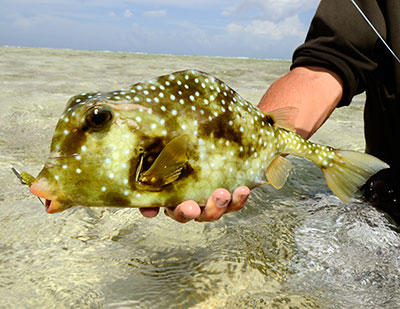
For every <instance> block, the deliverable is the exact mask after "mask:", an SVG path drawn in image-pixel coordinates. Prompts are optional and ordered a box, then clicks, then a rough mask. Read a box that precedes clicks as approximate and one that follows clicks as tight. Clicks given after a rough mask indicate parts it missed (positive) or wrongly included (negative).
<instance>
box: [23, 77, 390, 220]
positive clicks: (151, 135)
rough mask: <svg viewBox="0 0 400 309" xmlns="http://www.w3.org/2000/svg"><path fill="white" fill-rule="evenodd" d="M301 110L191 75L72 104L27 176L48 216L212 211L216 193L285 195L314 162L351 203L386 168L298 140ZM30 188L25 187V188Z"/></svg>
mask: <svg viewBox="0 0 400 309" xmlns="http://www.w3.org/2000/svg"><path fill="white" fill-rule="evenodd" d="M297 112H298V110H297V109H296V108H294V107H290V106H289V107H286V108H282V109H278V110H275V111H272V112H269V113H263V112H262V111H261V110H260V109H259V108H257V107H256V106H254V105H253V104H251V103H250V102H248V101H246V100H245V99H244V98H242V97H241V96H240V95H239V94H238V93H237V92H236V91H234V90H233V89H232V88H231V87H229V86H228V85H227V84H226V83H224V82H223V81H221V80H220V79H218V78H217V77H214V76H212V75H210V74H207V73H204V72H201V71H198V70H185V71H179V72H173V73H170V74H166V75H162V76H160V77H157V78H154V79H150V80H147V81H141V82H138V83H136V84H134V85H132V86H130V87H128V88H122V89H119V90H117V91H108V92H87V93H81V94H78V95H76V96H73V97H72V98H71V99H69V101H68V102H67V105H66V108H65V110H64V112H63V113H62V115H61V117H60V119H59V120H58V123H57V125H56V128H55V132H54V135H53V138H52V141H51V146H50V154H49V157H48V159H47V161H46V162H45V164H44V167H43V169H42V170H41V171H40V173H39V174H38V176H37V177H33V176H30V175H29V174H27V173H24V174H23V177H22V178H24V179H25V183H27V184H28V185H29V187H30V191H31V192H32V193H33V194H34V195H36V196H37V197H39V198H42V199H44V200H46V202H45V207H46V211H47V213H57V212H61V211H63V210H66V209H68V208H70V207H72V206H89V207H173V206H176V205H177V204H179V203H180V202H182V201H185V200H194V201H196V202H197V203H198V204H199V205H204V204H205V203H206V201H207V199H208V197H209V196H210V195H211V193H212V192H213V191H214V189H216V188H220V187H223V188H226V189H228V190H230V191H232V190H234V189H235V188H236V187H238V186H240V185H246V186H248V187H249V188H251V189H253V188H255V187H257V186H260V185H264V184H269V185H272V186H273V187H275V188H276V189H280V188H282V187H283V185H284V184H285V182H286V180H287V178H288V175H289V172H290V170H291V168H292V163H291V162H290V160H289V159H287V158H286V157H285V156H283V155H285V154H292V155H295V156H300V157H303V158H306V159H309V160H311V161H313V162H314V163H315V164H317V165H318V166H319V167H320V168H321V169H322V171H323V173H324V175H325V179H326V182H327V184H328V186H329V188H330V189H331V190H332V192H333V193H334V194H336V195H337V196H338V197H339V198H340V199H342V200H343V201H349V200H350V199H351V198H352V197H353V195H354V194H355V192H356V191H357V190H358V188H360V187H361V186H362V185H363V184H364V183H365V182H366V181H367V180H368V179H369V178H370V176H371V175H373V174H375V173H377V172H378V171H379V170H381V169H384V168H387V167H388V165H387V164H386V163H384V162H383V161H381V160H379V159H377V158H375V157H373V156H371V155H369V154H365V153H359V152H354V151H343V150H336V149H334V148H332V147H329V146H324V145H320V144H316V143H313V142H311V141H309V140H307V139H304V138H302V137H301V136H299V135H297V134H296V133H295V130H294V126H293V123H294V121H295V118H296V115H297ZM21 181H22V180H21Z"/></svg>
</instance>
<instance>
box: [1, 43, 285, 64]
mask: <svg viewBox="0 0 400 309" xmlns="http://www.w3.org/2000/svg"><path fill="white" fill-rule="evenodd" d="M0 48H21V49H43V50H64V51H76V52H94V53H116V54H133V55H155V56H171V57H195V58H214V59H239V60H262V61H265V60H268V61H290V59H278V58H252V57H228V56H206V55H186V54H158V53H145V52H132V51H112V50H96V49H73V48H56V47H32V46H14V45H0Z"/></svg>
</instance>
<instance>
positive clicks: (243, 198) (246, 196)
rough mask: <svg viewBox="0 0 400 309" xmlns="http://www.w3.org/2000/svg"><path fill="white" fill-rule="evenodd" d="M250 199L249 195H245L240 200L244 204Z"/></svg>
mask: <svg viewBox="0 0 400 309" xmlns="http://www.w3.org/2000/svg"><path fill="white" fill-rule="evenodd" d="M248 197H249V196H248V195H247V194H243V195H241V196H240V200H241V201H242V202H246V200H247V198H248Z"/></svg>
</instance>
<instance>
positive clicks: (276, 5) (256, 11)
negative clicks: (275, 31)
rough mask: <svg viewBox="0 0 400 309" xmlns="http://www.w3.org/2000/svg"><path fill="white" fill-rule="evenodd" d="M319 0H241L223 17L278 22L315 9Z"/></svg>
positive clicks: (225, 11) (229, 7) (227, 9)
mask: <svg viewBox="0 0 400 309" xmlns="http://www.w3.org/2000/svg"><path fill="white" fill-rule="evenodd" d="M318 3H319V1H318V0H279V1H276V0H239V1H237V2H236V3H233V5H230V6H228V7H227V8H226V9H225V10H224V11H223V12H222V15H223V16H233V17H235V16H239V17H240V16H241V17H247V18H257V19H265V20H278V19H281V18H285V17H288V16H292V15H294V14H299V12H302V11H306V10H310V9H314V8H315V7H316V6H317V5H318Z"/></svg>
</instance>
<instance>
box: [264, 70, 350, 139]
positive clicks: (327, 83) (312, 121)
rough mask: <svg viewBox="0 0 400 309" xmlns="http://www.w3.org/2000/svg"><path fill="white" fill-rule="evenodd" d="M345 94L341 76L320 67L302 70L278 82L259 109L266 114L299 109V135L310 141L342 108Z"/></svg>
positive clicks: (297, 119)
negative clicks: (339, 108) (293, 108)
mask: <svg viewBox="0 0 400 309" xmlns="http://www.w3.org/2000/svg"><path fill="white" fill-rule="evenodd" d="M342 91H343V85H342V80H341V79H340V77H339V76H338V75H337V74H335V73H333V72H331V71H329V70H327V69H324V68H320V67H298V68H295V69H293V70H292V71H290V72H289V73H287V74H286V75H284V76H282V77H281V78H279V79H278V80H276V81H275V82H274V83H273V84H272V85H271V87H270V88H269V89H268V90H267V92H266V93H265V94H264V96H263V97H262V99H261V101H260V103H259V105H258V107H259V108H260V109H261V110H262V111H263V112H268V111H272V110H275V109H278V108H282V107H286V106H294V107H297V108H298V109H299V113H298V116H297V118H296V123H295V127H296V130H297V133H298V134H300V135H302V136H303V137H305V138H309V137H310V136H311V135H313V134H314V133H315V131H317V130H318V129H319V128H320V127H321V126H322V124H323V123H324V122H325V120H326V119H327V118H328V117H329V116H330V114H331V113H332V112H333V110H334V109H335V107H336V106H337V105H338V103H339V102H340V99H341V97H342Z"/></svg>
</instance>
